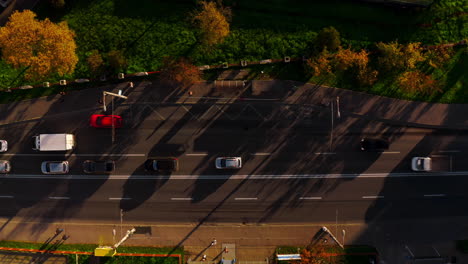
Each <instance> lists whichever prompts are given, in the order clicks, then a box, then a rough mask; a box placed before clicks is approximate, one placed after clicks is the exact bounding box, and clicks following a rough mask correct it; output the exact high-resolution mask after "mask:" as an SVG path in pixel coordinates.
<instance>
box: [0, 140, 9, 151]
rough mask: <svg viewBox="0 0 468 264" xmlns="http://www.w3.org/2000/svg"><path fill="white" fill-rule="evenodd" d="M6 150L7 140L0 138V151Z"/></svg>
mask: <svg viewBox="0 0 468 264" xmlns="http://www.w3.org/2000/svg"><path fill="white" fill-rule="evenodd" d="M7 150H8V142H7V141H6V140H3V139H1V140H0V152H5V151H7Z"/></svg>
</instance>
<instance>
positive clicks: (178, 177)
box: [0, 171, 468, 180]
mask: <svg viewBox="0 0 468 264" xmlns="http://www.w3.org/2000/svg"><path fill="white" fill-rule="evenodd" d="M461 176H468V171H447V172H430V173H429V172H401V173H344V174H336V173H332V174H282V175H281V174H259V175H255V174H235V175H219V174H205V175H184V174H182V175H149V174H148V175H141V174H140V175H138V174H113V175H103V174H101V175H86V174H66V175H44V174H8V175H4V174H0V179H50V180H52V179H53V180H57V179H58V180H103V179H106V180H128V179H131V180H284V179H357V178H409V177H417V178H425V177H461Z"/></svg>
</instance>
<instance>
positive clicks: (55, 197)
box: [49, 196, 70, 200]
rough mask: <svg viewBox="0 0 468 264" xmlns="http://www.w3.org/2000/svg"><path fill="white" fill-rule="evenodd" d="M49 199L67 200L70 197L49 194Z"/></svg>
mask: <svg viewBox="0 0 468 264" xmlns="http://www.w3.org/2000/svg"><path fill="white" fill-rule="evenodd" d="M49 199H52V200H69V199H70V197H65V196H49Z"/></svg>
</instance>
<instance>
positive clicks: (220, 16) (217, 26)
mask: <svg viewBox="0 0 468 264" xmlns="http://www.w3.org/2000/svg"><path fill="white" fill-rule="evenodd" d="M230 15H231V12H230V9H229V8H224V7H221V6H220V7H218V6H216V3H214V2H206V1H202V2H201V9H200V10H198V11H197V12H195V14H194V15H193V21H194V23H195V24H196V25H197V26H198V28H199V29H200V31H201V33H202V39H201V41H202V43H204V44H206V45H208V46H211V45H216V44H219V43H221V42H223V40H224V38H225V37H226V36H227V35H229V31H230V30H229V22H228V20H229V18H230Z"/></svg>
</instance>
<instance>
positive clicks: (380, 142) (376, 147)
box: [361, 138, 388, 151]
mask: <svg viewBox="0 0 468 264" xmlns="http://www.w3.org/2000/svg"><path fill="white" fill-rule="evenodd" d="M387 149H388V141H387V140H386V139H382V138H363V139H361V150H363V151H384V150H387Z"/></svg>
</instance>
